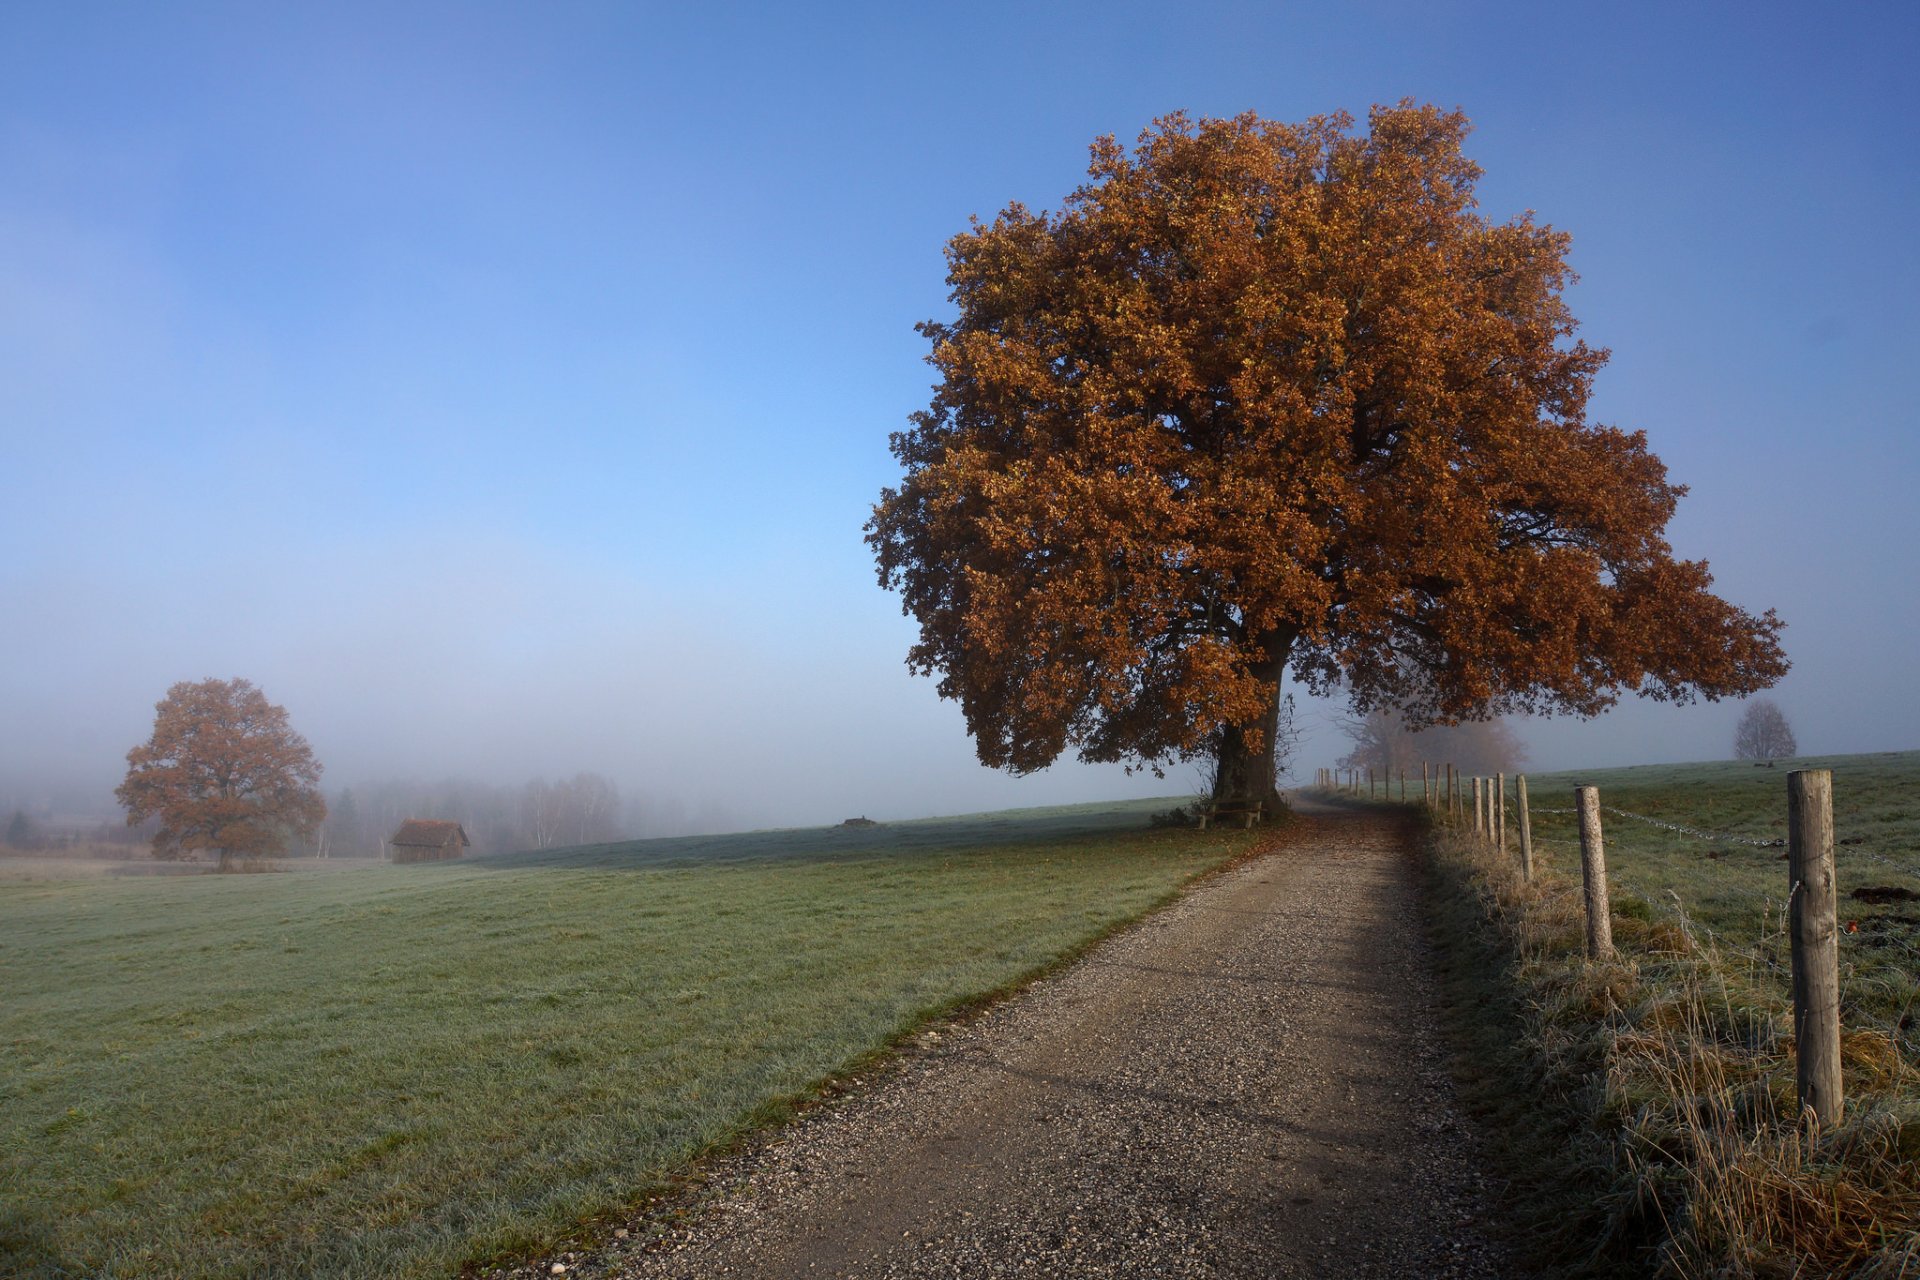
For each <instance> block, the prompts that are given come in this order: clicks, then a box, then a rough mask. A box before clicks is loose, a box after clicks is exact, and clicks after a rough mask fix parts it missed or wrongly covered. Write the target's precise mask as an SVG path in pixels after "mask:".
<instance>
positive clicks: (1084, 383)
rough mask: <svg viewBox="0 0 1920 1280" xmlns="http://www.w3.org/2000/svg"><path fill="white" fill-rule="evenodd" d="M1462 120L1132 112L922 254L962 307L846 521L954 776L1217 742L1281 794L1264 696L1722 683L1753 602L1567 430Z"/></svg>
mask: <svg viewBox="0 0 1920 1280" xmlns="http://www.w3.org/2000/svg"><path fill="white" fill-rule="evenodd" d="M1466 134H1467V121H1466V119H1465V118H1464V117H1463V116H1461V115H1460V114H1458V113H1449V112H1443V111H1440V110H1436V109H1434V108H1432V107H1421V106H1413V105H1410V104H1406V103H1402V104H1401V105H1399V106H1396V107H1382V108H1376V109H1375V110H1374V111H1373V112H1372V114H1371V116H1370V118H1369V121H1368V127H1367V129H1366V130H1365V131H1364V132H1360V131H1356V130H1355V128H1354V122H1353V121H1352V119H1351V118H1350V117H1348V116H1345V115H1331V116H1322V117H1316V118H1314V119H1311V120H1308V121H1307V122H1305V123H1304V124H1281V123H1276V122H1273V121H1269V120H1264V119H1260V118H1258V117H1256V116H1253V115H1243V116H1239V117H1236V118H1234V119H1230V120H1199V121H1194V120H1191V119H1189V118H1188V117H1186V116H1184V115H1173V116H1169V117H1167V118H1165V119H1163V120H1160V121H1158V122H1156V123H1155V124H1154V126H1153V127H1152V128H1150V129H1148V130H1147V131H1146V132H1145V133H1143V134H1142V135H1141V137H1140V140H1139V143H1138V145H1137V146H1136V147H1135V148H1134V149H1133V150H1132V151H1131V152H1129V151H1128V150H1127V149H1125V148H1123V147H1122V146H1120V145H1118V144H1117V143H1116V142H1115V141H1114V140H1113V139H1112V138H1104V139H1101V140H1100V141H1098V142H1096V143H1095V144H1094V147H1093V153H1092V164H1091V167H1090V170H1089V178H1088V180H1087V182H1086V183H1085V184H1083V185H1082V186H1080V187H1079V188H1078V189H1077V190H1075V191H1074V192H1073V193H1072V194H1071V195H1069V196H1068V197H1067V199H1066V201H1065V203H1064V205H1063V207H1062V208H1061V209H1060V210H1059V211H1058V212H1057V213H1053V214H1047V213H1040V212H1033V211H1030V210H1028V209H1027V208H1025V207H1023V206H1021V205H1018V204H1015V205H1010V206H1009V207H1008V208H1007V209H1006V210H1005V211H1004V212H1003V213H1001V214H1000V215H999V216H998V217H997V218H995V219H994V220H993V221H992V222H991V223H987V224H983V223H980V222H978V221H975V222H974V223H973V225H972V226H971V228H970V229H969V230H967V231H965V232H963V233H961V234H960V235H958V236H955V237H954V239H953V240H952V241H951V242H950V243H949V244H948V246H947V258H948V264H949V274H948V282H949V284H950V285H951V286H952V295H951V297H952V301H953V303H954V305H955V307H956V308H957V312H958V314H957V315H956V316H955V317H954V318H953V319H951V320H949V321H946V322H928V323H926V324H923V325H921V326H920V332H921V333H923V334H924V335H925V336H926V337H927V338H928V339H929V341H930V342H931V344H932V352H931V354H930V356H929V357H928V358H929V360H930V362H931V363H932V364H933V365H934V367H935V368H936V369H937V370H938V371H939V373H940V379H941V380H940V382H939V384H938V385H937V387H936V389H935V392H934V397H933V401H932V404H931V405H930V406H929V407H928V408H927V409H926V410H924V411H922V412H920V413H918V414H916V415H915V416H914V421H913V426H912V429H911V430H908V431H904V432H900V433H897V434H896V435H895V436H894V437H893V442H892V447H893V452H894V455H895V457H897V458H898V459H899V461H900V463H901V465H902V466H903V467H904V469H905V478H904V480H903V481H902V483H901V485H900V487H899V488H898V489H887V490H885V491H884V492H883V493H882V495H881V500H880V503H879V504H878V506H877V507H876V508H875V510H874V516H873V519H872V521H871V522H870V524H869V525H868V542H869V543H870V545H871V546H872V548H873V550H874V553H875V555H876V557H877V559H878V563H879V573H880V580H881V583H882V584H883V585H884V586H887V587H890V588H896V589H898V590H899V591H900V592H901V594H902V596H903V600H904V607H905V609H906V610H907V611H908V612H909V613H910V614H911V615H912V616H913V617H914V618H916V619H917V620H918V622H919V624H920V640H919V643H918V644H916V645H915V646H914V647H913V649H912V650H911V652H910V654H909V658H908V662H909V665H910V666H911V667H913V668H914V669H915V670H917V671H919V672H921V673H923V674H937V675H938V677H939V688H940V692H941V693H942V694H943V695H944V696H947V697H951V698H955V699H957V700H959V702H960V704H961V707H962V709H963V711H964V713H965V715H966V719H967V724H968V726H969V728H970V730H971V731H972V733H973V736H974V738H975V741H976V743H977V746H978V751H979V755H980V758H981V760H982V761H983V762H985V763H987V764H990V765H995V766H1004V767H1008V768H1011V769H1014V770H1017V771H1025V770H1031V769H1038V768H1042V767H1044V766H1046V765H1047V764H1049V763H1051V762H1052V761H1054V760H1055V759H1056V758H1058V756H1059V755H1060V754H1061V753H1062V752H1063V751H1064V750H1066V749H1067V748H1069V747H1073V748H1076V749H1077V750H1078V752H1079V754H1080V755H1081V757H1082V758H1084V759H1088V760H1096V761H1114V760H1121V761H1134V762H1146V763H1150V764H1151V763H1155V762H1159V761H1164V760H1169V759H1176V758H1183V757H1192V756H1198V755H1204V754H1208V753H1211V754H1213V755H1214V756H1216V757H1217V759H1218V762H1219V768H1218V769H1217V770H1216V779H1217V781H1216V795H1217V796H1219V797H1221V798H1230V799H1244V800H1257V801H1260V802H1263V803H1270V802H1272V801H1273V800H1274V799H1275V798H1276V795H1275V778H1274V766H1273V756H1272V752H1271V750H1270V749H1269V747H1270V743H1271V742H1272V739H1273V730H1274V717H1275V713H1276V707H1277V698H1278V689H1279V684H1280V681H1281V678H1282V675H1283V673H1285V672H1286V671H1287V670H1288V669H1289V668H1290V669H1291V670H1292V672H1293V674H1294V675H1295V677H1296V678H1297V679H1299V680H1301V681H1303V682H1304V683H1305V684H1306V685H1307V687H1309V688H1310V689H1311V690H1313V691H1315V692H1327V691H1330V690H1332V689H1334V688H1336V687H1342V686H1344V687H1345V688H1346V689H1347V690H1348V692H1349V694H1350V696H1351V698H1352V700H1353V702H1354V704H1355V706H1356V709H1357V710H1359V711H1361V712H1365V711H1367V710H1370V709H1372V708H1375V707H1392V708H1394V709H1396V710H1397V711H1399V712H1400V713H1402V714H1403V715H1405V716H1406V717H1407V718H1408V720H1409V721H1410V722H1411V723H1413V724H1416V725H1417V724H1420V723H1429V722H1435V721H1440V722H1450V721H1455V720H1460V719H1476V718H1480V717H1483V716H1488V715H1493V714H1498V713H1502V712H1511V711H1520V710H1526V711H1536V712H1551V711H1566V712H1572V713H1575V714H1580V715H1592V714H1594V713H1596V712H1599V711H1601V710H1602V709H1604V708H1606V707H1607V706H1609V705H1611V704H1612V703H1613V702H1614V701H1615V700H1616V699H1617V698H1618V697H1619V696H1620V693H1621V691H1622V690H1634V691H1637V692H1638V693H1640V694H1643V695H1646V696H1650V697H1653V698H1658V699H1675V700H1687V699H1690V698H1693V697H1696V696H1704V697H1706V698H1710V699H1713V698H1720V697H1724V696H1729V695H1739V694H1744V693H1747V692H1749V691H1751V690H1754V689H1757V688H1760V687H1762V686H1765V685H1767V684H1770V683H1772V682H1773V681H1774V680H1776V679H1778V678H1779V677H1780V675H1781V674H1782V673H1783V672H1784V671H1785V670H1786V660H1785V658H1784V657H1783V655H1782V653H1781V649H1780V645H1779V630H1780V625H1781V624H1780V622H1779V620H1778V619H1777V618H1775V616H1774V615H1773V614H1772V613H1771V612H1768V613H1766V614H1765V615H1763V616H1760V617H1755V616H1753V615H1751V614H1749V613H1747V612H1745V611H1743V610H1741V609H1739V608H1737V607H1735V606H1734V605H1732V604H1729V603H1728V602H1726V601H1724V600H1722V599H1720V598H1719V597H1717V596H1715V595H1713V594H1712V593H1711V592H1710V591H1709V589H1708V588H1709V586H1710V584H1711V581H1712V579H1711V578H1710V577H1709V575H1708V573H1707V567H1706V565H1705V564H1704V563H1702V562H1700V561H1689V560H1677V559H1675V558H1674V557H1673V555H1672V551H1671V548H1670V547H1669V546H1668V544H1667V542H1666V541H1665V539H1664V537H1663V530H1664V528H1665V525H1666V522H1667V520H1668V518H1669V517H1670V516H1671V515H1672V513H1673V510H1674V504H1675V501H1676V500H1677V499H1678V498H1679V497H1680V496H1681V494H1682V493H1683V492H1684V489H1683V488H1681V487H1680V486H1678V485H1674V484H1670V483H1668V481H1667V476H1666V469H1665V468H1664V466H1662V464H1661V463H1660V461H1659V459H1657V458H1656V457H1654V456H1653V454H1652V453H1650V452H1649V451H1648V449H1647V444H1646V439H1645V436H1644V434H1642V433H1640V432H1632V433H1629V432H1625V431H1621V430H1617V429H1615V428H1612V427H1607V426H1602V425H1598V424H1593V423H1589V422H1588V421H1587V420H1586V406H1587V398H1588V394H1589V391H1590V389H1591V386H1592V382H1593V378H1594V375H1595V373H1596V372H1597V371H1598V370H1599V369H1600V367H1601V366H1602V364H1603V363H1604V361H1605V359H1606V355H1607V353H1606V352H1604V351H1600V350H1595V349H1593V348H1590V347H1588V346H1586V345H1585V344H1584V343H1582V342H1580V341H1578V340H1577V339H1575V337H1574V330H1575V323H1574V319H1573V316H1572V314H1571V313H1570V312H1569V310H1568V308H1567V305H1566V303H1565V301H1564V299H1563V296H1562V294H1563V290H1564V289H1565V287H1566V285H1567V284H1568V283H1569V281H1570V280H1571V279H1572V273H1571V271H1570V270H1569V269H1568V267H1567V263H1566V252H1567V246H1568V237H1567V236H1566V235H1565V234H1563V233H1561V232H1558V231H1555V230H1553V229H1552V228H1550V227H1548V226H1545V225H1542V224H1539V223H1536V222H1534V221H1533V220H1532V218H1531V217H1521V218H1517V219H1514V220H1512V221H1509V222H1504V223H1495V222H1491V221H1489V220H1488V219H1486V218H1485V217H1483V216H1482V215H1481V214H1479V213H1478V212H1477V210H1476V206H1475V201H1474V183H1475V181H1476V179H1477V178H1478V177H1479V174H1480V170H1479V168H1478V167H1477V166H1476V165H1474V164H1473V163H1472V162H1471V161H1470V160H1468V159H1467V158H1466V157H1465V155H1464V154H1463V153H1462V149H1461V147H1462V142H1463V140H1464V139H1465V137H1466Z"/></svg>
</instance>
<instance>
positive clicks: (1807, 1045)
mask: <svg viewBox="0 0 1920 1280" xmlns="http://www.w3.org/2000/svg"><path fill="white" fill-rule="evenodd" d="M1787 881H1788V891H1789V894H1790V896H1789V898H1788V903H1789V904H1790V905H1789V907H1788V929H1789V932H1790V935H1791V941H1792V948H1793V1040H1794V1048H1795V1052H1796V1055H1797V1057H1798V1058H1799V1064H1798V1068H1797V1070H1796V1071H1795V1073H1794V1078H1795V1080H1796V1081H1797V1083H1798V1084H1799V1086H1800V1109H1801V1110H1802V1111H1811V1112H1813V1115H1814V1118H1815V1119H1816V1120H1817V1121H1818V1122H1819V1124H1820V1126H1821V1127H1822V1128H1831V1127H1832V1126H1834V1125H1836V1124H1838V1123H1839V1122H1840V1112H1841V1109H1842V1103H1843V1101H1844V1096H1843V1093H1842V1090H1841V1084H1840V927H1839V920H1838V904H1837V903H1836V901H1835V900H1836V898H1837V897H1838V893H1837V890H1836V888H1835V886H1834V880H1833V773H1832V771H1831V770H1828V769H1800V770H1796V771H1795V772H1793V773H1790V774H1788V775H1787Z"/></svg>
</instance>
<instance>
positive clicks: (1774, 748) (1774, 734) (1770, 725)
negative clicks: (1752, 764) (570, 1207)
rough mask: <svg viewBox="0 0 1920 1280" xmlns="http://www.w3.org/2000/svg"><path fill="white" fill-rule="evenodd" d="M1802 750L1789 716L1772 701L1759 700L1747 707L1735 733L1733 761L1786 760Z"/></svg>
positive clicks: (1767, 699) (1768, 699) (1766, 699)
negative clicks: (1794, 734) (1794, 738)
mask: <svg viewBox="0 0 1920 1280" xmlns="http://www.w3.org/2000/svg"><path fill="white" fill-rule="evenodd" d="M1799 750H1800V747H1799V744H1798V743H1796V742H1794V740H1793V729H1792V728H1791V727H1790V726H1789V725H1788V724H1787V717H1786V714H1785V713H1784V712H1782V711H1781V710H1780V708H1779V706H1778V705H1777V704H1776V703H1775V702H1774V701H1773V699H1771V698H1760V699H1757V700H1755V701H1753V702H1750V703H1748V704H1747V709H1746V712H1745V714H1743V715H1742V716H1741V717H1740V723H1739V725H1738V726H1736V727H1735V729H1734V731H1733V758H1734V759H1736V760H1785V759H1787V758H1788V757H1789V756H1793V755H1797V754H1799Z"/></svg>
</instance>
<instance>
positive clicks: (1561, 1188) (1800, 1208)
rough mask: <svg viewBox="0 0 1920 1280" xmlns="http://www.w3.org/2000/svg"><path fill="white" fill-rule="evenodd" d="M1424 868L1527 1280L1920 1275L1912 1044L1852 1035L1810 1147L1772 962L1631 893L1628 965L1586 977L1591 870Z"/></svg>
mask: <svg viewBox="0 0 1920 1280" xmlns="http://www.w3.org/2000/svg"><path fill="white" fill-rule="evenodd" d="M1430 850H1431V857H1430V859H1429V863H1428V866H1429V874H1430V879H1431V884H1430V889H1431V895H1430V911H1431V919H1432V921H1433V928H1434V933H1435V937H1436V940H1437V942H1438V944H1439V951H1440V954H1441V957H1442V962H1443V977H1444V982H1445V987H1446V991H1447V994H1448V999H1449V1003H1450V1006H1451V1007H1450V1013H1451V1015H1452V1016H1451V1021H1452V1023H1453V1025H1454V1027H1455V1029H1456V1032H1457V1034H1458V1036H1459V1037H1460V1044H1461V1059H1462V1062H1463V1064H1464V1065H1463V1070H1462V1078H1463V1085H1464V1088H1465V1091H1466V1093H1467V1094H1468V1097H1469V1100H1470V1102H1471V1103H1472V1104H1473V1105H1474V1107H1475V1109H1476V1110H1477V1111H1478V1112H1479V1113H1480V1114H1481V1115H1482V1117H1483V1118H1484V1120H1485V1122H1486V1124H1487V1127H1488V1131H1489V1137H1490V1139H1491V1140H1492V1141H1491V1146H1492V1148H1493V1149H1494V1150H1495V1151H1496V1152H1499V1153H1502V1154H1501V1156H1500V1159H1501V1162H1502V1164H1503V1167H1502V1168H1501V1169H1500V1172H1501V1173H1502V1174H1503V1175H1504V1177H1505V1178H1506V1179H1507V1181H1508V1182H1509V1184H1510V1186H1511V1188H1512V1191H1511V1193H1510V1195H1509V1204H1508V1206H1507V1210H1508V1214H1509V1223H1510V1226H1511V1231H1512V1237H1513V1244H1514V1246H1515V1248H1516V1250H1517V1251H1518V1253H1519V1255H1520V1256H1521V1257H1522V1258H1523V1260H1524V1261H1525V1262H1527V1263H1528V1264H1529V1265H1530V1266H1532V1267H1534V1268H1535V1269H1537V1270H1538V1271H1539V1273H1540V1274H1542V1275H1545V1276H1553V1277H1593V1276H1675V1277H1708V1276H1712V1277H1776V1276H1777V1277H1789V1276H1805V1277H1811V1276H1852V1277H1873V1278H1875V1280H1891V1278H1892V1277H1896V1276H1907V1277H1911V1276H1915V1275H1920V1075H1916V1073H1915V1071H1914V1069H1913V1067H1912V1064H1911V1063H1909V1062H1908V1061H1907V1060H1906V1059H1905V1057H1904V1055H1903V1054H1902V1053H1901V1051H1900V1046H1899V1041H1898V1039H1897V1036H1898V1034H1899V1033H1898V1032H1897V1031H1892V1032H1890V1031H1889V1030H1882V1029H1877V1028H1875V1027H1872V1026H1862V1025H1860V1024H1859V1023H1858V1022H1856V1023H1855V1024H1854V1029H1852V1030H1850V1031H1849V1033H1848V1035H1847V1039H1846V1047H1845V1070H1846V1073H1847V1077H1848V1089H1849V1093H1850V1098H1849V1104H1848V1112H1847V1117H1846V1120H1845V1121H1844V1123H1843V1124H1842V1125H1840V1126H1838V1127H1837V1128H1836V1129H1834V1130H1833V1131H1831V1132H1827V1133H1814V1132H1812V1131H1810V1130H1809V1129H1808V1128H1806V1127H1805V1126H1803V1125H1802V1124H1801V1123H1800V1122H1799V1119H1798V1117H1797V1115H1796V1106H1795V1095H1794V1082H1793V1061H1792V1053H1791V1049H1792V1041H1791V1036H1792V1019H1791V1010H1790V1005H1789V1004H1788V1002H1787V1000H1786V998H1785V995H1784V992H1783V990H1782V988H1781V986H1780V983H1779V981H1778V972H1777V965H1776V964H1772V963H1768V962H1767V961H1766V958H1765V956H1764V953H1756V952H1754V951H1749V950H1747V949H1745V948H1741V949H1739V950H1733V949H1723V948H1722V945H1721V944H1720V943H1719V942H1718V941H1717V940H1716V939H1715V937H1714V935H1713V934H1711V933H1709V932H1706V931H1704V930H1701V929H1699V928H1698V927H1697V926H1696V925H1694V924H1693V923H1692V922H1691V921H1689V919H1688V918H1687V917H1686V916H1685V915H1684V914H1683V913H1679V912H1675V911H1671V910H1669V909H1668V907H1667V904H1664V903H1656V902H1654V901H1650V900H1649V899H1648V898H1645V897H1641V896H1639V895H1638V894H1636V893H1635V892H1634V890H1633V889H1632V888H1631V887H1627V886H1618V885H1617V886H1616V887H1615V888H1614V902H1613V913H1614V919H1613V929H1614V940H1615V943H1616V945H1617V947H1618V948H1619V957H1618V959H1617V960H1616V961H1615V962H1613V963H1608V964H1599V965H1590V964H1588V963H1586V962H1585V960H1584V957H1583V946H1584V933H1583V917H1582V914H1581V912H1582V906H1581V901H1580V896H1579V884H1578V869H1577V867H1575V868H1573V869H1572V870H1571V874H1569V873H1568V872H1567V871H1566V870H1564V869H1562V868H1560V867H1557V866H1550V867H1548V868H1547V869H1546V870H1544V871H1543V872H1542V873H1541V874H1540V875H1538V876H1536V878H1535V880H1534V881H1533V882H1532V883H1523V882H1522V881H1521V880H1520V878H1519V876H1518V874H1517V869H1516V868H1515V867H1514V866H1513V865H1512V863H1511V862H1509V861H1506V860H1503V859H1500V858H1498V857H1497V856H1495V855H1492V854H1490V853H1488V852H1487V851H1485V850H1484V849H1482V848H1480V847H1478V846H1477V845H1476V844H1475V843H1474V842H1472V841H1470V840H1466V839H1461V838H1458V837H1456V836H1453V835H1451V834H1449V833H1446V832H1440V831H1436V832H1435V833H1434V834H1433V836H1432V838H1431V840H1430Z"/></svg>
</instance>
